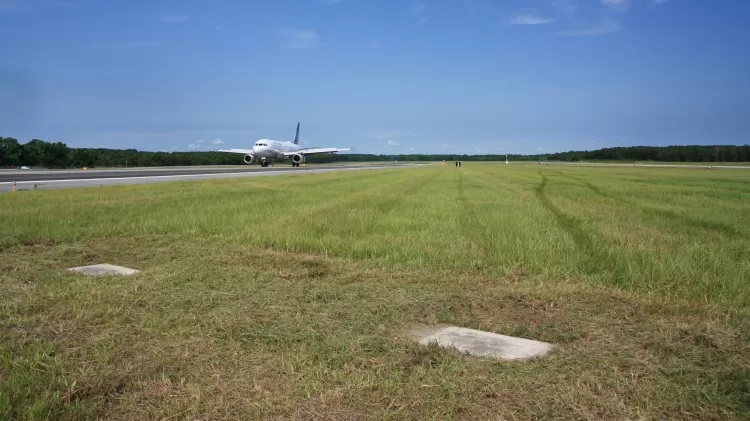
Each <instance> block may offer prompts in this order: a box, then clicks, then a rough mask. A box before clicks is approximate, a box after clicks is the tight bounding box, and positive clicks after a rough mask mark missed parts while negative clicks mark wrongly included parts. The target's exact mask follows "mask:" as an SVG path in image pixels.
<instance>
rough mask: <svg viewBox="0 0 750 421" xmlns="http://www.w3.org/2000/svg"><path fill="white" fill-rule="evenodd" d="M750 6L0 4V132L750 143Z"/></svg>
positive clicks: (100, 143) (509, 146) (424, 144)
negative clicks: (298, 133)
mask: <svg viewBox="0 0 750 421" xmlns="http://www.w3.org/2000/svg"><path fill="white" fill-rule="evenodd" d="M748 16H750V1H746V0H721V1H708V0H494V1H492V0H440V1H437V0H424V1H406V0H399V1H395V0H393V1H387V0H338V1H337V0H299V1H291V0H289V1H286V0H267V1H243V2H241V1H211V2H208V1H206V2H198V1H145V0H133V1H93V0H0V57H1V58H0V135H1V136H13V137H16V138H18V139H19V140H21V141H23V142H25V141H28V140H30V139H32V138H40V139H45V140H49V141H63V142H66V143H67V144H68V145H69V146H72V147H112V148H136V149H142V150H210V149H214V148H217V147H218V146H221V147H247V146H249V145H251V144H252V142H254V140H255V139H258V138H265V137H270V138H274V139H291V138H292V137H293V136H294V128H295V125H296V123H297V121H300V122H301V123H302V131H301V132H302V133H301V138H302V139H303V143H304V144H307V145H310V146H338V147H353V148H354V149H355V152H361V153H410V152H414V153H501V154H502V153H527V154H528V153H537V152H539V151H542V152H555V151H564V150H572V149H576V150H577V149H597V148H601V147H606V146H618V145H621V146H628V145H668V144H746V143H749V142H750V140H749V139H748V133H750V42H748V41H747V40H750V25H747V18H748Z"/></svg>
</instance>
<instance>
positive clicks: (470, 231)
mask: <svg viewBox="0 0 750 421" xmlns="http://www.w3.org/2000/svg"><path fill="white" fill-rule="evenodd" d="M457 197H458V202H459V203H460V205H461V206H460V211H459V212H460V213H459V215H458V220H459V229H460V231H461V234H462V235H463V237H464V238H465V239H466V240H467V241H468V242H469V243H470V244H473V245H474V246H476V248H477V249H478V250H479V251H480V253H481V256H482V257H481V259H480V261H476V262H471V266H472V268H473V269H480V270H483V269H486V268H487V267H488V266H492V263H493V260H494V259H493V253H492V250H491V249H492V247H491V245H490V243H489V240H488V239H487V229H485V228H486V226H484V225H483V224H480V223H479V222H480V221H481V220H482V219H481V218H480V217H479V215H478V214H477V211H476V206H475V205H472V204H471V203H469V201H467V199H466V192H465V190H464V173H463V171H459V172H458V183H457Z"/></svg>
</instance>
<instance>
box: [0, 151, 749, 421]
mask: <svg viewBox="0 0 750 421" xmlns="http://www.w3.org/2000/svg"><path fill="white" fill-rule="evenodd" d="M748 203H750V172H747V171H744V170H727V171H723V170H721V171H720V170H702V169H689V168H686V169H681V168H669V169H667V168H657V169H652V168H649V169H644V168H627V167H618V168H604V167H594V168H582V167H573V166H555V165H549V166H547V165H537V164H532V165H520V164H519V165H510V166H506V165H504V164H502V165H501V164H474V163H468V162H467V163H465V164H464V167H463V168H461V169H460V170H459V169H456V168H454V167H453V166H451V165H446V166H430V167H420V168H410V169H394V170H387V169H386V170H370V171H356V172H349V171H344V172H336V173H326V174H300V175H293V176H279V177H267V178H243V179H235V180H216V181H210V182H189V183H169V184H157V185H140V186H138V185H136V186H121V187H101V188H91V189H77V190H56V191H30V192H20V193H15V194H4V195H2V196H0V219H1V220H2V226H0V234H1V235H0V257H1V260H0V418H11V419H40V418H42V419H43V418H49V419H66V418H67V419H73V418H92V417H94V418H95V417H104V418H137V419H139V418H166V417H174V418H173V419H215V418H237V417H244V418H259V417H262V418H305V419H307V418H346V419H348V418H357V419H361V418H390V419H403V418H439V419H445V418H480V419H488V418H491V419H498V418H499V419H516V418H517V419H529V418H554V419H559V418H570V419H581V418H583V419H643V418H648V419H665V418H680V419H746V418H747V414H748V413H750V313H749V312H748V308H749V307H748V305H750V288H749V287H748V281H747V280H748V279H750V258H748V256H750V224H749V223H748V222H750V206H748ZM102 262H107V263H113V264H119V265H123V266H129V267H135V268H138V269H140V270H142V271H143V272H142V273H141V274H139V275H137V276H135V277H132V278H118V277H106V278H93V279H92V278H87V277H82V276H80V275H76V274H73V273H69V272H67V271H65V270H64V268H66V267H71V266H78V265H84V264H93V263H102ZM441 323H446V324H456V325H461V326H465V327H471V328H478V329H484V330H491V331H495V332H499V333H504V334H512V335H517V336H523V337H528V338H533V339H539V340H544V341H548V342H551V343H553V344H554V345H555V350H554V352H553V353H552V355H550V356H549V357H547V358H544V359H538V360H533V361H528V362H499V361H491V360H485V359H478V358H471V357H465V356H461V355H459V354H458V353H456V352H454V351H450V350H444V349H437V348H432V347H428V348H422V347H420V346H418V345H416V344H414V343H412V342H411V340H410V339H409V338H408V335H407V334H406V332H407V331H408V330H409V328H410V327H411V326H413V325H415V324H441Z"/></svg>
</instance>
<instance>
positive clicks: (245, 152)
mask: <svg viewBox="0 0 750 421" xmlns="http://www.w3.org/2000/svg"><path fill="white" fill-rule="evenodd" d="M216 152H231V153H243V154H245V155H247V154H252V153H253V150H252V149H217V150H216Z"/></svg>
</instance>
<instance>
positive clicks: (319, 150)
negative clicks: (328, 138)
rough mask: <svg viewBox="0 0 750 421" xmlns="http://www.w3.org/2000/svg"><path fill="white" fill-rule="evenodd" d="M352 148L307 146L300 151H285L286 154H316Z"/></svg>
mask: <svg viewBox="0 0 750 421" xmlns="http://www.w3.org/2000/svg"><path fill="white" fill-rule="evenodd" d="M350 150H351V148H343V149H342V148H307V149H300V150H299V152H285V153H284V155H285V156H292V155H296V154H300V155H314V154H316V153H336V152H344V151H350Z"/></svg>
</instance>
